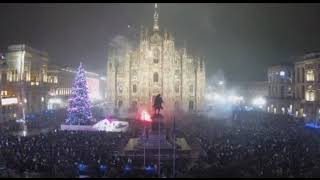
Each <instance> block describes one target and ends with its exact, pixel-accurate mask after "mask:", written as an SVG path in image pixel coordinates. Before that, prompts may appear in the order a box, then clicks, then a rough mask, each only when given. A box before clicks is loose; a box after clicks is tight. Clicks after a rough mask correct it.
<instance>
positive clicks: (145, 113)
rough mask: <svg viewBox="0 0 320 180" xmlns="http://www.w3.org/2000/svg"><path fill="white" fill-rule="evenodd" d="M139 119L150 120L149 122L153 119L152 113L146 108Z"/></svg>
mask: <svg viewBox="0 0 320 180" xmlns="http://www.w3.org/2000/svg"><path fill="white" fill-rule="evenodd" d="M139 119H140V120H142V121H148V122H151V121H152V119H151V116H150V114H149V113H148V112H147V111H145V110H143V111H142V112H141V113H140V118H139Z"/></svg>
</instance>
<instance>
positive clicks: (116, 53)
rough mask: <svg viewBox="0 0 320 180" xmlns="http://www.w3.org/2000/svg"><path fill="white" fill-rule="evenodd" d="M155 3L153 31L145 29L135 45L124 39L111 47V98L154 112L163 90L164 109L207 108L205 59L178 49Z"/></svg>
mask: <svg viewBox="0 0 320 180" xmlns="http://www.w3.org/2000/svg"><path fill="white" fill-rule="evenodd" d="M158 20H159V14H158V7H157V4H155V11H154V22H153V29H152V31H150V32H149V31H148V29H143V28H142V29H141V32H140V41H139V45H138V46H137V47H135V49H133V48H131V47H129V45H128V43H126V41H125V40H123V41H122V42H123V43H119V42H121V41H120V40H119V41H117V42H118V43H116V45H111V46H110V48H109V50H108V64H107V100H108V102H110V103H111V104H112V106H113V108H114V109H116V110H118V111H120V112H126V111H130V110H137V109H141V108H143V109H145V110H148V111H149V112H152V105H153V98H154V97H155V96H156V95H157V94H161V96H162V98H163V100H164V104H163V107H164V112H165V113H171V112H173V111H184V112H196V111H200V110H202V109H203V108H204V104H203V103H204V93H205V81H206V79H205V61H204V59H202V58H199V57H193V56H191V55H189V54H188V53H187V50H186V48H182V49H176V47H175V40H174V38H173V37H172V35H171V34H168V33H167V32H161V31H160V28H159V24H158Z"/></svg>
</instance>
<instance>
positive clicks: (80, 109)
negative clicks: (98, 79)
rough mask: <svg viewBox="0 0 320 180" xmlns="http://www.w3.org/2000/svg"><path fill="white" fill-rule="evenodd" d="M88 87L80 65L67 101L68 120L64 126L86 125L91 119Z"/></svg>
mask: <svg viewBox="0 0 320 180" xmlns="http://www.w3.org/2000/svg"><path fill="white" fill-rule="evenodd" d="M88 94H89V92H88V85H87V80H86V75H85V70H84V68H83V65H82V63H80V66H79V68H78V72H77V75H76V78H75V81H74V84H73V87H72V90H71V98H70V99H69V107H68V118H67V120H66V124H70V125H88V124H89V123H90V120H91V118H92V112H91V103H90V101H89V95H88Z"/></svg>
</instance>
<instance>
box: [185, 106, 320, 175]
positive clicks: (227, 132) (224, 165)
mask: <svg viewBox="0 0 320 180" xmlns="http://www.w3.org/2000/svg"><path fill="white" fill-rule="evenodd" d="M228 121H229V122H228ZM195 122H196V123H195ZM191 124H192V126H190V125H191ZM180 125H181V128H182V129H185V128H188V130H189V131H184V133H185V135H186V136H187V138H188V139H189V141H190V142H192V141H197V142H199V143H200V145H201V147H202V149H203V154H202V156H201V159H200V161H199V162H198V165H196V166H194V167H193V168H192V169H191V170H190V171H189V174H190V175H192V176H194V177H319V176H320V158H319V157H320V151H319V149H320V143H319V142H320V141H319V135H320V134H319V132H318V130H315V129H307V128H306V127H305V126H304V123H303V122H301V121H296V120H295V119H294V118H293V117H291V116H288V115H274V114H267V113H263V112H245V111H243V112H239V114H238V118H236V119H233V120H224V121H223V120H221V119H206V118H202V120H201V121H199V120H198V121H196V120H192V119H189V120H187V119H186V121H184V122H183V123H180ZM203 162H206V163H207V165H208V166H207V168H204V166H203V164H202V165H199V164H200V163H203Z"/></svg>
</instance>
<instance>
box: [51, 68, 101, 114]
mask: <svg viewBox="0 0 320 180" xmlns="http://www.w3.org/2000/svg"><path fill="white" fill-rule="evenodd" d="M76 73H77V70H76V69H74V68H70V67H59V66H56V65H50V66H49V69H48V85H49V92H48V104H47V108H48V109H59V108H65V107H67V106H68V98H69V96H70V95H71V90H72V86H73V82H74V79H75V76H76ZM86 78H87V83H88V91H89V98H90V100H91V101H92V102H93V103H95V102H96V101H100V100H103V99H104V98H105V89H104V88H103V87H105V79H104V78H103V77H101V76H100V75H99V74H97V73H93V72H88V71H86Z"/></svg>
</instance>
